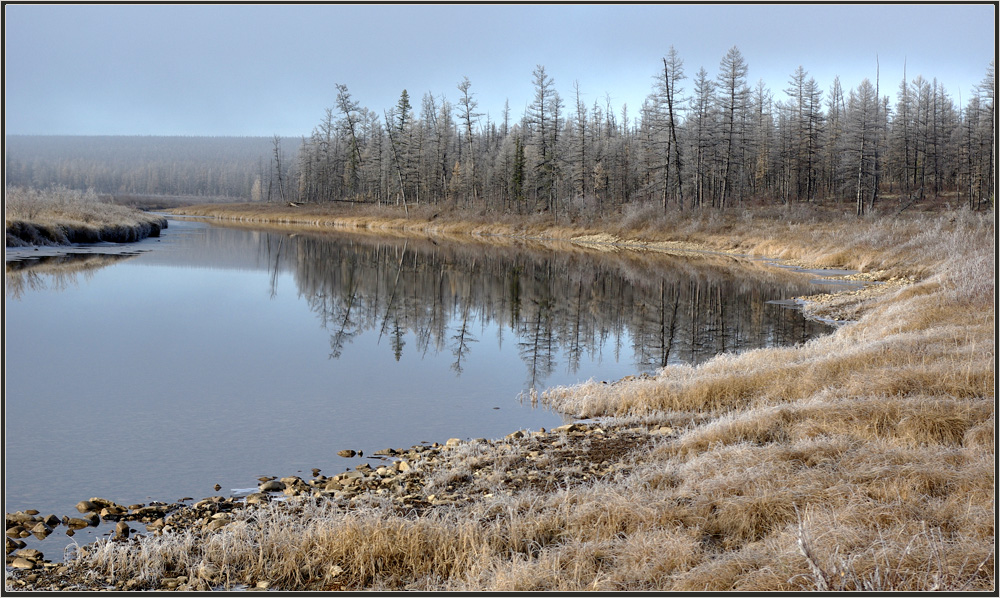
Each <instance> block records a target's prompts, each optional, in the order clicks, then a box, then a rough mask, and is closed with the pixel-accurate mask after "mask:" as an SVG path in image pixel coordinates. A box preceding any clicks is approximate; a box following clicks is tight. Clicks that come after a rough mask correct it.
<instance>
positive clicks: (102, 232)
mask: <svg viewBox="0 0 1000 598" xmlns="http://www.w3.org/2000/svg"><path fill="white" fill-rule="evenodd" d="M4 224H5V229H6V240H5V245H6V246H7V247H24V246H29V245H69V244H70V243H96V242H99V241H111V242H115V243H128V242H133V241H139V240H141V239H144V238H146V237H149V236H157V235H159V233H160V230H161V229H163V228H165V227H166V226H167V221H166V218H164V217H162V216H155V215H153V214H148V213H145V212H141V211H139V210H137V209H134V208H130V207H125V206H120V205H115V204H111V203H106V202H101V201H99V200H98V198H97V196H96V195H95V194H94V193H83V192H80V191H72V190H67V189H56V190H45V191H39V190H35V189H22V188H8V189H6V190H5V197H4Z"/></svg>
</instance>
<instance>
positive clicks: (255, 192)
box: [5, 46, 995, 217]
mask: <svg viewBox="0 0 1000 598" xmlns="http://www.w3.org/2000/svg"><path fill="white" fill-rule="evenodd" d="M661 63H662V64H661V68H660V69H659V70H658V71H657V72H656V73H652V81H653V83H652V85H651V86H650V90H649V94H648V96H647V97H646V99H645V101H644V103H643V105H642V106H641V107H637V108H635V107H629V106H628V105H622V106H615V105H614V104H613V103H612V101H611V97H610V95H608V96H605V97H604V98H602V99H597V100H594V101H592V102H588V101H585V100H584V97H586V96H587V94H586V92H585V91H584V90H581V89H580V87H579V84H578V83H576V82H573V83H567V82H558V84H557V82H556V81H554V79H553V77H552V76H550V75H549V74H548V72H547V70H546V68H545V66H544V65H537V66H536V67H535V69H534V70H533V71H532V73H531V74H530V77H531V81H532V86H533V90H534V95H533V97H531V98H525V99H523V100H524V101H523V102H522V99H520V98H519V99H518V100H517V103H516V104H515V105H519V106H520V105H523V106H524V109H523V110H522V111H516V110H514V109H511V108H510V101H508V102H507V104H506V105H505V109H504V111H503V112H502V114H501V115H499V116H498V117H491V116H490V115H488V114H484V113H483V112H481V111H480V110H479V108H478V106H479V102H478V99H477V89H476V85H475V82H473V81H471V80H470V79H469V78H468V77H464V78H462V79H461V80H459V82H458V83H457V85H456V87H455V89H451V90H441V91H439V92H438V93H431V92H427V93H424V94H423V95H422V96H421V97H420V98H417V97H415V96H412V95H411V94H410V93H409V92H408V91H407V90H405V89H404V90H402V91H401V93H400V95H399V98H398V101H397V102H396V104H395V105H393V106H378V107H368V106H364V105H363V104H362V102H361V101H360V100H358V99H357V98H355V97H354V96H353V95H352V93H351V91H350V89H349V87H348V83H347V82H344V83H337V84H336V90H337V94H336V97H335V98H334V99H333V102H332V103H331V106H330V107H329V108H327V110H326V113H325V116H324V117H323V118H322V119H321V120H320V122H319V123H318V124H317V125H316V126H315V128H314V129H313V130H312V131H311V132H308V133H306V132H304V134H303V136H302V137H301V138H297V139H296V138H280V137H277V136H275V137H273V138H266V137H137V136H131V137H130V136H125V137H117V136H115V137H87V136H83V137H33V136H9V137H7V152H6V154H7V155H6V157H5V160H6V162H5V166H6V174H7V183H8V184H11V185H25V186H27V185H33V186H47V185H63V186H68V187H71V188H79V189H86V188H93V189H94V190H95V191H97V192H99V193H108V194H139V195H190V196H200V197H222V198H231V199H238V200H251V201H293V202H331V201H350V202H354V203H374V204H378V205H396V206H398V205H403V206H405V205H407V204H417V203H434V204H442V205H447V206H453V207H459V208H462V207H471V208H475V209H480V210H486V211H495V212H507V213H520V214H530V213H536V212H547V213H550V214H553V215H556V216H557V217H558V216H559V215H566V216H570V217H574V216H581V215H587V214H601V213H605V212H608V211H615V210H617V209H619V208H620V207H621V206H623V205H626V204H631V203H647V204H648V203H655V204H657V205H660V206H662V208H663V209H664V210H685V209H691V208H706V207H712V208H721V209H724V208H726V207H730V206H734V205H760V204H788V203H790V202H808V203H823V202H839V203H843V202H850V203H851V204H852V206H853V209H855V210H856V211H857V213H858V214H863V213H866V212H869V211H872V210H874V209H875V208H876V206H880V205H881V203H882V202H884V201H885V202H892V203H891V207H892V208H893V209H896V208H898V209H904V208H905V207H906V206H907V205H908V204H909V203H912V202H915V201H920V200H923V201H927V200H934V199H940V200H941V201H944V202H948V205H960V204H961V205H969V206H971V207H973V208H978V207H981V206H983V205H984V204H989V203H991V202H992V201H993V193H994V188H993V185H994V184H993V178H994V172H995V170H994V169H995V162H994V160H995V158H994V149H995V145H994V144H995V126H994V124H995V109H994V97H995V64H994V62H990V63H989V64H988V65H984V67H983V78H982V80H981V81H980V82H979V83H978V84H977V85H976V86H975V87H974V88H973V89H972V90H971V91H966V93H965V94H964V98H963V101H964V104H959V103H958V102H957V101H956V99H955V98H954V97H953V94H952V93H951V91H950V90H947V89H945V88H944V86H943V85H942V84H941V83H939V82H938V80H937V79H936V78H935V77H933V75H930V76H928V75H924V74H920V73H907V74H906V76H905V78H904V79H903V80H901V81H886V80H883V79H881V78H880V76H879V72H878V70H877V68H876V70H875V72H874V73H873V75H874V76H873V78H872V79H864V80H863V81H861V83H860V84H858V85H857V86H856V87H854V88H850V89H845V88H843V87H842V86H841V84H840V80H839V78H835V79H834V80H833V81H832V83H831V84H830V86H829V87H828V88H825V89H824V88H822V87H821V86H820V84H819V83H817V81H816V80H815V78H813V77H812V76H810V74H809V72H808V70H806V69H805V68H803V67H799V68H798V69H796V70H795V72H793V73H791V74H790V76H789V80H788V84H787V87H786V88H784V89H781V90H773V89H769V88H768V87H767V86H766V85H765V84H764V83H763V81H758V82H756V83H754V82H752V81H749V80H748V76H747V74H748V71H749V66H748V64H747V61H746V59H745V58H744V56H743V54H742V53H741V51H740V50H739V48H737V47H736V46H733V47H732V48H731V49H730V50H729V51H728V52H727V53H726V54H725V56H724V57H723V58H722V60H721V61H720V63H719V66H718V68H717V69H716V71H715V72H714V73H709V72H707V71H706V70H705V69H704V68H700V69H698V71H697V72H694V73H692V72H688V71H687V70H686V68H685V65H684V60H683V57H682V56H681V55H680V54H679V53H678V52H677V51H675V50H674V48H673V47H671V48H670V50H669V51H668V52H667V54H666V55H665V56H664V57H663V58H662V61H661ZM449 96H457V100H455V101H450V100H448V99H447V97H449Z"/></svg>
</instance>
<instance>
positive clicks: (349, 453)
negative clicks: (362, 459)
mask: <svg viewBox="0 0 1000 598" xmlns="http://www.w3.org/2000/svg"><path fill="white" fill-rule="evenodd" d="M357 454H358V453H357V452H355V451H353V450H351V449H344V450H342V451H337V455H338V456H340V457H347V458H350V457H353V456H354V455H357Z"/></svg>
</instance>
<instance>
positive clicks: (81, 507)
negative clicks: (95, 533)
mask: <svg viewBox="0 0 1000 598" xmlns="http://www.w3.org/2000/svg"><path fill="white" fill-rule="evenodd" d="M76 510H77V511H80V512H81V513H89V512H91V511H99V510H101V507H99V506H98V505H97V503H94V502H91V501H89V500H81V501H80V502H78V503H76Z"/></svg>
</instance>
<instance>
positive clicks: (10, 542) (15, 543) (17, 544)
mask: <svg viewBox="0 0 1000 598" xmlns="http://www.w3.org/2000/svg"><path fill="white" fill-rule="evenodd" d="M4 540H5V544H6V549H7V552H6V554H10V553H12V552H14V551H15V550H17V549H19V548H24V547H25V546H27V545H26V544H25V543H24V542H22V541H20V540H15V539H13V538H5V539H4Z"/></svg>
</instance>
